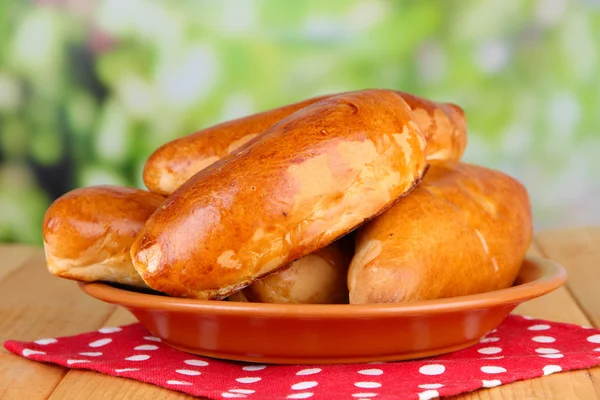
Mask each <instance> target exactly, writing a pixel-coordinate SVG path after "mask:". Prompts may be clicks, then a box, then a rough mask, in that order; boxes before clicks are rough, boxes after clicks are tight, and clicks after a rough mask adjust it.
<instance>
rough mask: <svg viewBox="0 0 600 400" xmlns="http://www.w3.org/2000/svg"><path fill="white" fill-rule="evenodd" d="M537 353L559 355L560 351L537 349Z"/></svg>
mask: <svg viewBox="0 0 600 400" xmlns="http://www.w3.org/2000/svg"><path fill="white" fill-rule="evenodd" d="M535 352H536V353H539V354H557V353H560V350H556V349H549V348H545V347H540V348H539V349H535Z"/></svg>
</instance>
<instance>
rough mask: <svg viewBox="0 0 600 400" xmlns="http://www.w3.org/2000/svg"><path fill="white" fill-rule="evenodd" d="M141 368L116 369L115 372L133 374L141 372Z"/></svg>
mask: <svg viewBox="0 0 600 400" xmlns="http://www.w3.org/2000/svg"><path fill="white" fill-rule="evenodd" d="M139 370H140V369H139V368H118V369H115V372H132V371H139Z"/></svg>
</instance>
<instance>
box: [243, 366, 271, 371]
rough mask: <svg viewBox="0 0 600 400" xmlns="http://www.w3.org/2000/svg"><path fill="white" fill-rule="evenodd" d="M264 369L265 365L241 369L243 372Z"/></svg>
mask: <svg viewBox="0 0 600 400" xmlns="http://www.w3.org/2000/svg"><path fill="white" fill-rule="evenodd" d="M265 368H267V366H266V365H246V366H245V367H242V369H243V370H244V371H260V370H261V369H265Z"/></svg>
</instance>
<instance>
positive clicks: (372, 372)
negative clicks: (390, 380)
mask: <svg viewBox="0 0 600 400" xmlns="http://www.w3.org/2000/svg"><path fill="white" fill-rule="evenodd" d="M358 373H359V374H361V375H372V376H377V375H383V371H382V370H380V369H377V368H371V369H361V370H360V371H358Z"/></svg>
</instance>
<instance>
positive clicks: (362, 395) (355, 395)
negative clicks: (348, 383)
mask: <svg viewBox="0 0 600 400" xmlns="http://www.w3.org/2000/svg"><path fill="white" fill-rule="evenodd" d="M375 396H377V393H354V394H353V395H352V397H356V398H359V399H368V398H370V397H375Z"/></svg>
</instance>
